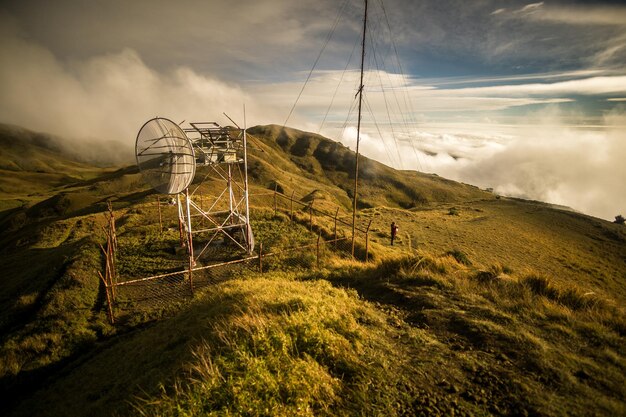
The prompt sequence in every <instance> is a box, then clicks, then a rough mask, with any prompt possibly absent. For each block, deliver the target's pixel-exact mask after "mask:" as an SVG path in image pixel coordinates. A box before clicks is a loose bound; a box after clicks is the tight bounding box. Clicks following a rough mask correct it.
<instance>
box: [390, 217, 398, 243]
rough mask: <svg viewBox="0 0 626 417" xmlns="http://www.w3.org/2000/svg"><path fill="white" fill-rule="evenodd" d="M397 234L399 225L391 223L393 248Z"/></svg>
mask: <svg viewBox="0 0 626 417" xmlns="http://www.w3.org/2000/svg"><path fill="white" fill-rule="evenodd" d="M397 234H398V225H397V224H396V222H391V246H393V241H394V240H395V238H396V235H397Z"/></svg>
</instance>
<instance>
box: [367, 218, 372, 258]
mask: <svg viewBox="0 0 626 417" xmlns="http://www.w3.org/2000/svg"><path fill="white" fill-rule="evenodd" d="M371 225H372V221H371V220H370V222H369V223H368V224H367V229H366V230H365V262H367V261H368V260H369V255H370V245H369V243H370V226H371Z"/></svg>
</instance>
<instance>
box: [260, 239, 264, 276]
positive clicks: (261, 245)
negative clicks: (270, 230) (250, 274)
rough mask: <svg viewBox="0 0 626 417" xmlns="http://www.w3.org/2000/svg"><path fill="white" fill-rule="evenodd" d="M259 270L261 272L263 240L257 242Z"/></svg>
mask: <svg viewBox="0 0 626 417" xmlns="http://www.w3.org/2000/svg"><path fill="white" fill-rule="evenodd" d="M259 272H260V273H261V272H263V242H259Z"/></svg>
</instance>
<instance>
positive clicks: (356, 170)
mask: <svg viewBox="0 0 626 417" xmlns="http://www.w3.org/2000/svg"><path fill="white" fill-rule="evenodd" d="M366 30H367V0H365V13H364V15H363V41H362V43H361V83H360V84H359V92H358V94H359V118H358V121H357V128H356V160H355V166H354V198H353V206H352V258H354V236H355V229H356V202H357V192H358V188H359V141H360V139H361V107H362V104H363V87H364V86H363V67H364V66H365V32H366Z"/></svg>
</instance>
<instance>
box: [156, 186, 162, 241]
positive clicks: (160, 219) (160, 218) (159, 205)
mask: <svg viewBox="0 0 626 417" xmlns="http://www.w3.org/2000/svg"><path fill="white" fill-rule="evenodd" d="M157 207H158V209H159V234H161V235H162V234H163V216H162V215H161V197H160V196H158V195H157Z"/></svg>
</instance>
